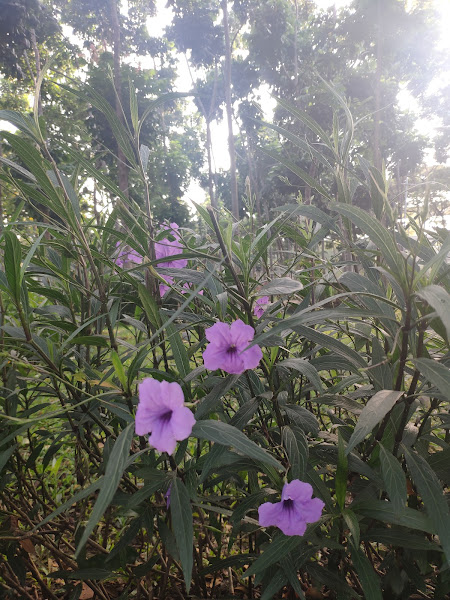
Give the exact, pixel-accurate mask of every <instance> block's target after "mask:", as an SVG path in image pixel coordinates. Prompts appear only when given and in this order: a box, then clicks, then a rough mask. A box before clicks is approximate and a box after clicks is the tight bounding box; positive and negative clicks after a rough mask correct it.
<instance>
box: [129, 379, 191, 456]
mask: <svg viewBox="0 0 450 600" xmlns="http://www.w3.org/2000/svg"><path fill="white" fill-rule="evenodd" d="M194 423H195V418H194V415H193V414H192V412H191V411H190V410H189V408H187V407H186V406H184V396H183V390H182V389H181V386H180V385H179V384H178V383H175V382H174V383H169V382H167V381H157V380H156V379H151V378H147V379H144V381H143V382H142V383H140V384H139V404H138V407H137V411H136V418H135V430H136V433H137V434H138V435H145V434H146V433H151V435H150V437H149V439H148V442H149V444H150V445H151V446H153V447H154V448H156V450H158V452H167V453H168V454H172V453H173V451H174V450H175V446H176V444H177V441H178V442H179V441H181V440H185V439H186V438H187V437H189V436H190V434H191V431H192V427H193V426H194Z"/></svg>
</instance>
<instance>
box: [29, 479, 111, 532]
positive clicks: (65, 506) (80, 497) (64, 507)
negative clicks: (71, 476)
mask: <svg viewBox="0 0 450 600" xmlns="http://www.w3.org/2000/svg"><path fill="white" fill-rule="evenodd" d="M102 482H103V477H100V478H99V479H97V481H94V483H91V485H89V486H88V487H87V488H85V489H84V490H80V491H79V492H77V493H76V494H74V495H73V496H72V497H71V498H70V500H67V502H64V504H61V506H58V508H57V509H56V510H54V511H53V512H52V513H50V514H49V515H48V516H47V517H45V519H44V520H43V521H41V522H40V523H38V524H37V525H36V526H35V527H34V528H33V531H35V530H36V529H39V527H42V526H43V525H46V524H47V523H49V522H50V521H52V520H53V519H54V518H55V517H57V516H58V515H60V514H61V513H63V512H65V511H66V510H68V509H69V508H70V507H71V506H73V505H74V504H76V503H77V502H79V501H80V500H84V499H85V498H87V497H88V496H90V495H91V494H93V493H94V492H95V491H96V490H98V489H99V487H101V485H102Z"/></svg>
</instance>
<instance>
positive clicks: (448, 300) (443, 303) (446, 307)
mask: <svg viewBox="0 0 450 600" xmlns="http://www.w3.org/2000/svg"><path fill="white" fill-rule="evenodd" d="M417 295H418V296H419V298H422V300H425V301H426V302H428V304H429V305H430V306H432V307H433V308H434V310H435V311H436V312H437V314H438V317H439V318H440V319H441V320H442V322H443V324H444V326H445V329H446V331H447V339H449V340H450V294H449V293H448V292H447V291H446V290H444V288H442V287H440V286H438V285H429V286H428V287H426V288H424V289H423V290H420V292H417Z"/></svg>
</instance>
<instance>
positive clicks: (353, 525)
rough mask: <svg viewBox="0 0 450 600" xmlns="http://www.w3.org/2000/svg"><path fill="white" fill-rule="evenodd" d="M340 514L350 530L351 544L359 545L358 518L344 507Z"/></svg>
mask: <svg viewBox="0 0 450 600" xmlns="http://www.w3.org/2000/svg"><path fill="white" fill-rule="evenodd" d="M342 516H343V518H344V521H345V524H346V525H347V527H348V528H349V530H350V533H351V534H352V538H353V544H354V545H355V547H356V548H357V547H358V546H359V538H360V529H359V523H358V519H357V518H356V515H355V513H354V512H353V511H352V510H350V509H348V508H345V509H344V510H343V511H342Z"/></svg>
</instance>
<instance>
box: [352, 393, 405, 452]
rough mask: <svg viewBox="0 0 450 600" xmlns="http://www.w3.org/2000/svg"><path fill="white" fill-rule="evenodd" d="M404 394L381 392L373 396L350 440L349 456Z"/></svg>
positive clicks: (362, 412) (363, 410)
mask: <svg viewBox="0 0 450 600" xmlns="http://www.w3.org/2000/svg"><path fill="white" fill-rule="evenodd" d="M402 394H403V392H401V391H394V390H380V391H379V392H377V393H376V394H375V395H374V396H372V398H371V399H370V400H369V401H368V403H367V404H366V406H365V407H364V408H363V409H362V411H361V414H360V415H359V419H358V422H357V423H356V427H355V429H354V431H353V433H352V435H351V437H350V439H349V442H348V446H347V450H346V454H349V452H351V451H352V450H353V448H354V447H355V446H357V445H358V444H359V443H360V442H361V441H362V440H363V439H364V438H365V437H366V435H368V434H369V433H370V432H371V431H372V429H373V428H374V427H375V426H376V425H378V423H379V422H380V421H381V419H383V417H384V416H385V415H386V414H387V413H388V412H389V411H390V410H391V409H392V408H393V406H394V405H395V403H396V402H397V400H398V399H399V398H400V397H401V396H402Z"/></svg>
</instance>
